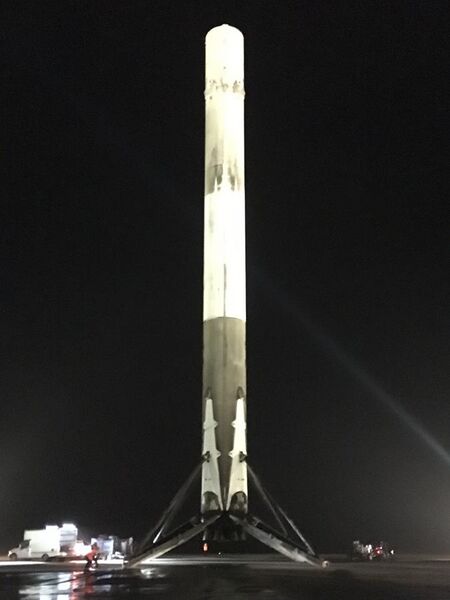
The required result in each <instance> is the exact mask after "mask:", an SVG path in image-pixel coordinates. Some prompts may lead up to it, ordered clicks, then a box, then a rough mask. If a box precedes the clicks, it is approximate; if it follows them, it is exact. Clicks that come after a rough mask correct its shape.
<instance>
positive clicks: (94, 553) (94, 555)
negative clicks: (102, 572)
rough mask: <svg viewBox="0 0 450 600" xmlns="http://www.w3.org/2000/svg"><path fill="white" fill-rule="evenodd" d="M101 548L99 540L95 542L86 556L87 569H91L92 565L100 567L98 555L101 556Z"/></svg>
mask: <svg viewBox="0 0 450 600" xmlns="http://www.w3.org/2000/svg"><path fill="white" fill-rule="evenodd" d="M99 552H100V548H99V547H98V544H97V542H94V543H93V544H92V546H91V549H90V550H89V552H88V553H87V554H86V556H85V557H84V558H85V559H86V566H85V567H84V568H85V569H86V570H87V569H90V568H91V567H92V565H94V566H95V567H98V556H99Z"/></svg>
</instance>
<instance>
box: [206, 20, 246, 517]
mask: <svg viewBox="0 0 450 600" xmlns="http://www.w3.org/2000/svg"><path fill="white" fill-rule="evenodd" d="M205 45H206V77H205V229H204V285H203V430H204V431H203V459H204V462H203V468H202V501H201V510H202V513H203V514H205V513H208V512H211V511H232V512H247V497H248V490H247V464H246V460H245V459H246V455H247V446H246V348H245V322H246V290H245V189H244V94H245V92H244V39H243V35H242V33H241V32H240V31H239V30H237V29H235V28H234V27H230V26H228V25H221V26H220V27H215V28H214V29H211V31H209V32H208V34H207V36H206V44H205Z"/></svg>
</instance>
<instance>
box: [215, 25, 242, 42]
mask: <svg viewBox="0 0 450 600" xmlns="http://www.w3.org/2000/svg"><path fill="white" fill-rule="evenodd" d="M212 38H220V39H221V40H222V41H225V40H232V39H233V38H234V39H235V40H243V39H244V35H243V33H242V31H240V30H239V29H238V28H237V27H233V25H228V23H223V25H217V26H216V27H213V28H212V29H210V30H209V31H208V33H207V34H206V38H205V40H206V42H208V41H209V40H210V39H212Z"/></svg>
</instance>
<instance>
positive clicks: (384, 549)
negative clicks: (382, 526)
mask: <svg viewBox="0 0 450 600" xmlns="http://www.w3.org/2000/svg"><path fill="white" fill-rule="evenodd" d="M394 554H395V553H394V549H393V548H391V546H390V545H389V544H388V543H387V542H377V543H376V544H373V548H372V560H387V559H389V558H393V557H394Z"/></svg>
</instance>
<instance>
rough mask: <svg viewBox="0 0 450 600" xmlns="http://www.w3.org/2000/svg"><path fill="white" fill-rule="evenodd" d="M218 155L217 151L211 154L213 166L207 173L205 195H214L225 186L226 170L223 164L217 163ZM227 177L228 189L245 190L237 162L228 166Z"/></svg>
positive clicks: (209, 167)
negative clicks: (224, 176)
mask: <svg viewBox="0 0 450 600" xmlns="http://www.w3.org/2000/svg"><path fill="white" fill-rule="evenodd" d="M216 155H217V150H216V149H214V150H213V151H212V152H211V164H210V165H209V166H208V168H207V169H206V171H205V194H206V195H207V194H212V193H213V192H214V191H217V190H220V189H221V188H222V184H223V175H224V168H223V163H217V162H216V161H215V160H214V159H215V156H216ZM226 176H227V183H228V188H229V189H230V190H231V191H233V192H234V191H240V190H241V189H243V185H242V183H243V177H242V176H241V175H240V173H239V169H238V165H237V161H236V160H235V161H234V163H233V164H232V165H231V164H228V165H227V168H226Z"/></svg>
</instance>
